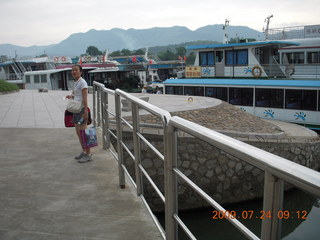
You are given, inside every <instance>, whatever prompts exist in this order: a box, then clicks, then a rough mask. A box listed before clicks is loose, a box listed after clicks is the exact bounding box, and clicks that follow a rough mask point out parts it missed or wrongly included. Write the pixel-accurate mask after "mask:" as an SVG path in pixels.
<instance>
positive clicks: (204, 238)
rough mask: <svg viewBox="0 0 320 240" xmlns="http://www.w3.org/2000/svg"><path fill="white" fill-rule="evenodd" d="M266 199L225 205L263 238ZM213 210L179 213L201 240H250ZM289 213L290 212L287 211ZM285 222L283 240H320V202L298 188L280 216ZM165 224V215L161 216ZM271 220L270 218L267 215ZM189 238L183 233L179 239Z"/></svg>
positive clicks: (290, 193) (289, 195) (289, 193)
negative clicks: (263, 207)
mask: <svg viewBox="0 0 320 240" xmlns="http://www.w3.org/2000/svg"><path fill="white" fill-rule="evenodd" d="M262 204H263V203H262V200H255V201H249V202H245V203H239V204H234V205H228V206H224V207H225V208H226V209H227V210H228V211H230V212H231V211H234V212H232V213H235V214H237V215H236V216H238V217H237V219H238V220H239V221H240V222H242V223H243V224H244V225H245V226H246V227H247V228H249V229H250V230H251V231H252V232H254V233H255V234H256V235H257V236H258V237H260V232H261V219H260V217H264V216H262V215H261V214H265V215H266V213H263V212H261V211H262ZM214 210H215V209H213V208H206V209H198V210H193V211H185V212H179V217H180V218H181V219H182V220H183V221H184V222H185V224H186V225H187V226H188V228H189V229H190V230H191V232H192V233H193V234H194V235H195V237H196V238H197V239H198V240H209V239H210V240H214V239H219V240H220V239H223V240H231V239H232V240H233V239H236V240H241V239H247V238H246V237H245V236H244V235H243V234H242V233H240V232H239V231H238V230H237V229H236V228H235V227H234V226H233V225H232V224H231V223H229V221H227V220H226V219H220V218H219V217H218V215H217V214H216V213H215V211H214ZM285 211H286V212H285ZM278 216H279V218H281V219H282V232H281V233H282V234H281V236H282V239H284V240H319V239H320V199H316V198H315V197H313V196H312V195H310V194H307V193H305V192H302V191H300V190H297V189H294V190H291V191H287V192H286V193H285V195H284V207H283V212H282V211H281V212H279V213H278ZM158 217H159V219H160V222H163V215H162V214H159V215H158ZM266 217H268V216H266ZM185 239H186V240H187V239H189V238H188V237H187V236H186V235H185V234H184V232H182V231H181V230H180V231H179V240H185Z"/></svg>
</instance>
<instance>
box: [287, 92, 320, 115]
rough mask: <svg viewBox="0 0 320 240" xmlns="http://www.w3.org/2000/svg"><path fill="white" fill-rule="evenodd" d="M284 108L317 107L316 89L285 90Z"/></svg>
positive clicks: (304, 108) (301, 108)
mask: <svg viewBox="0 0 320 240" xmlns="http://www.w3.org/2000/svg"><path fill="white" fill-rule="evenodd" d="M285 94H286V108H287V109H299V110H311V111H316V109H317V91H316V90H292V89H287V90H286V93H285Z"/></svg>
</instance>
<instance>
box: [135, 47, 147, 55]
mask: <svg viewBox="0 0 320 240" xmlns="http://www.w3.org/2000/svg"><path fill="white" fill-rule="evenodd" d="M144 53H145V51H144V50H142V49H141V48H140V49H138V50H135V51H133V52H132V54H133V55H144Z"/></svg>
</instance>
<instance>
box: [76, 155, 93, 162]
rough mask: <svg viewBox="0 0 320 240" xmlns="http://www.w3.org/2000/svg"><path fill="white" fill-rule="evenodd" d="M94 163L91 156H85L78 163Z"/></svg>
mask: <svg viewBox="0 0 320 240" xmlns="http://www.w3.org/2000/svg"><path fill="white" fill-rule="evenodd" d="M89 161H92V155H91V154H84V156H83V157H82V158H81V159H80V160H79V161H78V162H79V163H85V162H89Z"/></svg>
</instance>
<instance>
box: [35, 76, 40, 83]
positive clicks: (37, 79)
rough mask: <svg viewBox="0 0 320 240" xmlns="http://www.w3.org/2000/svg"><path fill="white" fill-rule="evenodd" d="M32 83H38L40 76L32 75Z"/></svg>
mask: <svg viewBox="0 0 320 240" xmlns="http://www.w3.org/2000/svg"><path fill="white" fill-rule="evenodd" d="M33 81H34V83H40V76H39V75H34V76H33Z"/></svg>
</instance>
